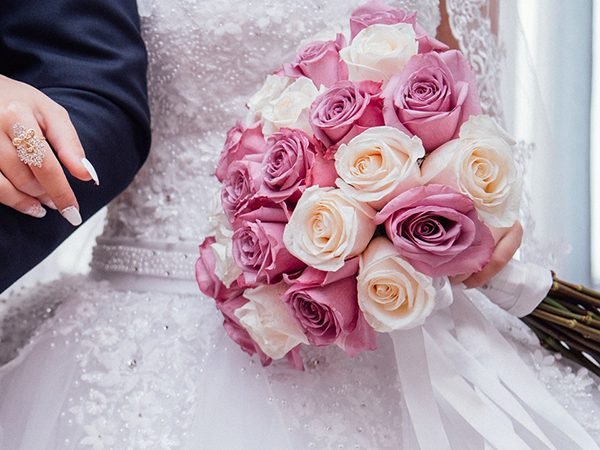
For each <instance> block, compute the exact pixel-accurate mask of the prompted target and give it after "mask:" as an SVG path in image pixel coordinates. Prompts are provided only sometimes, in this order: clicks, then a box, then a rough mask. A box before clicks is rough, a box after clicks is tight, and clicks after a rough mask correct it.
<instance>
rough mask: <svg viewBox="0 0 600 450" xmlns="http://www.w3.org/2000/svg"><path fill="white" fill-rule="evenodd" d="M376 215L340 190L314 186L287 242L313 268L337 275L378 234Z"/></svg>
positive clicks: (303, 200) (290, 227)
mask: <svg viewBox="0 0 600 450" xmlns="http://www.w3.org/2000/svg"><path fill="white" fill-rule="evenodd" d="M374 216H375V211H374V210H373V209H372V208H370V207H369V206H366V205H361V204H359V203H358V202H356V201H355V200H353V199H351V198H349V197H347V196H346V195H345V194H344V193H343V192H342V191H340V190H339V189H332V188H319V187H317V186H313V187H310V188H308V189H307V190H306V191H304V193H303V194H302V197H300V200H299V201H298V204H297V205H296V209H294V212H293V213H292V217H291V218H290V221H289V223H288V224H287V225H286V227H285V232H284V234H283V242H284V243H285V246H286V247H287V249H288V250H289V252H290V253H291V254H292V255H294V256H295V257H296V258H298V259H300V260H301V261H303V262H304V263H306V264H308V265H309V266H312V267H314V268H316V269H319V270H324V271H328V272H335V271H336V270H338V269H340V268H341V267H342V266H343V265H344V261H345V260H346V259H348V258H352V257H354V256H357V255H359V254H361V253H362V251H363V250H364V249H365V248H366V247H367V245H368V244H369V241H370V240H371V238H372V237H373V233H374V232H375V224H374V222H373V218H374Z"/></svg>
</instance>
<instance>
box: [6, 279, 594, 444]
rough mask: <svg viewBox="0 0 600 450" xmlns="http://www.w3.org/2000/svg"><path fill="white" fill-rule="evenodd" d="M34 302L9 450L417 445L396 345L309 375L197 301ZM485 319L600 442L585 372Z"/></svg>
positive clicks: (309, 357)
mask: <svg viewBox="0 0 600 450" xmlns="http://www.w3.org/2000/svg"><path fill="white" fill-rule="evenodd" d="M34 302H35V303H34ZM56 303H60V306H58V307H56V308H55V307H54V305H55V304H56ZM28 304H35V305H36V306H35V309H36V310H40V308H43V306H44V305H50V306H48V307H47V308H46V309H45V311H46V312H47V313H48V314H51V315H52V317H51V318H49V319H47V320H46V321H45V322H44V323H43V324H42V325H41V326H39V327H38V328H37V331H36V332H35V334H34V336H33V337H32V338H31V339H30V342H29V343H28V344H27V345H25V347H24V348H23V349H22V350H21V351H20V353H19V355H18V356H17V357H16V358H15V359H13V360H12V361H11V362H9V363H8V364H6V365H5V366H4V367H2V368H1V369H0V448H2V449H11V450H12V449H27V450H31V449H36V450H37V449H71V448H73V449H75V448H76V449H81V448H115V449H128V448H132V449H134V448H135V449H138V448H140V449H141V448H150V449H157V448H160V449H198V448H207V449H213V448H214V449H303V448H317V449H330V448H331V449H338V448H358V449H360V448H364V449H385V448H395V449H397V448H407V449H412V448H415V447H414V445H415V444H414V442H411V440H410V436H411V432H410V430H406V429H405V428H403V427H405V426H406V425H405V424H406V423H407V421H406V420H403V419H404V418H405V416H406V411H405V406H404V403H403V398H402V395H401V389H400V386H399V383H398V379H397V375H396V366H395V365H396V362H395V358H394V352H393V349H392V346H391V342H390V340H389V339H388V338H387V336H380V339H379V343H378V344H379V348H378V350H377V351H375V352H370V353H368V354H363V355H361V356H359V357H357V358H354V359H351V358H348V357H347V356H346V355H344V354H343V353H342V352H341V351H340V350H338V349H336V348H329V349H309V350H307V351H304V353H303V358H304V361H305V365H306V369H305V370H304V371H302V372H301V371H297V370H295V369H292V368H291V367H289V366H288V365H287V363H286V362H283V361H282V362H278V363H275V364H274V365H272V366H270V367H268V368H263V367H261V366H260V363H259V362H257V361H256V360H254V359H251V358H249V357H248V356H247V355H246V354H244V353H243V352H242V351H241V350H240V349H239V348H237V347H236V346H235V344H233V343H232V342H231V341H230V340H229V338H228V337H227V336H226V335H225V333H224V331H223V329H222V326H221V322H222V319H221V317H220V316H219V314H218V313H217V311H216V309H215V307H214V304H213V303H212V301H210V300H208V299H205V298H203V297H202V296H201V295H200V294H176V293H169V294H168V293H160V292H139V291H128V290H122V289H116V288H115V287H114V285H112V284H111V283H109V282H97V281H93V280H91V279H89V278H87V277H71V278H64V279H61V280H59V281H57V282H54V283H51V284H49V285H45V286H42V287H40V288H36V289H35V290H34V291H32V292H31V293H30V294H29V296H25V297H24V298H23V299H22V301H21V305H22V307H23V308H26V305H28ZM485 308H488V311H487V313H488V315H490V316H493V317H495V319H496V324H497V325H498V326H499V327H500V328H501V329H503V330H504V331H505V332H506V333H507V334H509V335H510V336H511V339H512V340H513V342H514V343H515V345H516V346H517V347H520V349H521V353H522V354H523V355H524V357H525V359H526V360H528V361H529V362H530V363H531V366H532V367H533V368H534V369H535V370H536V373H537V374H538V376H539V378H541V380H542V381H543V382H544V383H545V384H546V385H547V386H548V387H549V388H550V389H551V390H552V392H553V393H554V394H555V396H556V397H557V398H559V400H560V401H561V403H563V405H565V406H567V407H568V408H569V410H570V411H571V413H572V414H573V415H575V416H576V418H577V419H578V420H579V421H580V422H581V423H582V424H583V425H584V426H586V428H587V429H588V430H589V431H590V432H591V433H598V432H599V431H600V424H599V423H598V420H597V417H598V416H597V413H596V412H595V411H594V407H595V402H594V400H593V398H592V393H591V391H592V389H594V385H593V383H594V382H593V380H592V379H591V378H590V377H589V375H588V374H587V373H586V372H585V371H579V372H575V371H573V370H571V369H570V368H568V367H567V368H565V367H562V368H561V367H560V366H559V365H557V364H556V362H555V360H554V358H553V357H552V356H549V355H548V354H546V353H543V352H542V351H541V350H540V349H539V348H538V347H537V342H536V341H535V338H533V336H532V335H531V334H530V333H528V331H527V330H526V329H524V328H523V327H522V326H520V325H519V323H518V322H516V321H514V320H512V319H511V318H509V317H507V316H506V315H505V314H502V313H501V312H500V311H497V310H495V309H493V307H492V306H491V305H488V306H485V307H484V309H485ZM22 316H23V315H22ZM596 437H599V436H598V435H596ZM456 438H457V439H460V437H456Z"/></svg>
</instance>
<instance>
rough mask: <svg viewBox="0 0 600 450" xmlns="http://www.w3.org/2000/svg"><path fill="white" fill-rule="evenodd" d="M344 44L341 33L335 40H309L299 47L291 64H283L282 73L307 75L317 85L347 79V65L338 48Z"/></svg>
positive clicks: (298, 75)
mask: <svg viewBox="0 0 600 450" xmlns="http://www.w3.org/2000/svg"><path fill="white" fill-rule="evenodd" d="M345 46H346V39H345V38H344V35H343V34H341V33H338V35H337V36H336V39H335V41H316V42H311V43H309V44H307V45H305V46H304V47H302V49H300V51H299V52H298V55H297V56H296V59H295V60H294V62H293V63H292V64H285V65H284V66H283V71H282V72H283V75H285V76H288V77H292V78H299V77H302V76H305V77H308V78H310V79H311V80H312V81H313V83H315V85H316V86H317V87H319V86H320V85H324V86H327V87H329V86H331V85H332V84H333V83H335V82H336V81H339V80H347V79H348V67H347V66H346V63H345V62H344V61H342V60H341V58H340V50H341V49H342V48H344V47H345Z"/></svg>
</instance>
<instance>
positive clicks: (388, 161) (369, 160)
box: [335, 127, 425, 209]
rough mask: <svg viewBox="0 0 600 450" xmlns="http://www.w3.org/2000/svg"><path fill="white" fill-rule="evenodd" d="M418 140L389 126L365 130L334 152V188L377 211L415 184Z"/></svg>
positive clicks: (420, 148) (420, 152) (419, 153)
mask: <svg viewBox="0 0 600 450" xmlns="http://www.w3.org/2000/svg"><path fill="white" fill-rule="evenodd" d="M423 156H425V148H423V143H422V142H421V140H420V139H419V138H418V137H416V136H415V137H412V138H411V137H409V136H408V135H406V134H405V133H403V132H402V131H400V130H398V129H396V128H392V127H374V128H369V129H368V130H367V131H365V132H364V133H361V134H359V135H358V136H356V137H355V138H353V139H352V140H351V141H350V142H349V143H348V144H342V145H340V148H339V149H338V151H337V152H336V153H335V169H336V171H337V173H338V176H339V178H338V180H337V185H338V187H339V188H340V189H342V191H344V193H345V194H347V195H349V196H350V197H352V198H354V199H356V200H357V201H359V202H363V203H368V204H369V205H371V206H372V207H373V208H376V209H379V208H382V207H383V206H385V205H386V204H387V202H388V201H389V200H391V199H392V198H393V197H394V196H395V195H397V194H398V193H399V192H401V191H404V190H406V189H409V188H411V187H415V186H417V185H419V177H420V172H419V158H422V157H423Z"/></svg>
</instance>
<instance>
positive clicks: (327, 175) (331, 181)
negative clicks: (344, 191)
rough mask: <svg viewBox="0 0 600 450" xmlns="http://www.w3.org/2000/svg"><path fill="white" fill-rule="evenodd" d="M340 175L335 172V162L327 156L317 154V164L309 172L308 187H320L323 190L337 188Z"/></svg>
mask: <svg viewBox="0 0 600 450" xmlns="http://www.w3.org/2000/svg"><path fill="white" fill-rule="evenodd" d="M337 178H338V173H337V171H336V170H335V160H333V159H331V158H328V157H327V155H326V154H321V153H317V156H316V158H315V162H314V163H313V165H312V167H311V168H310V170H309V171H308V174H307V177H306V187H310V186H319V187H322V188H327V187H331V188H333V187H335V181H336V180H337Z"/></svg>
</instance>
